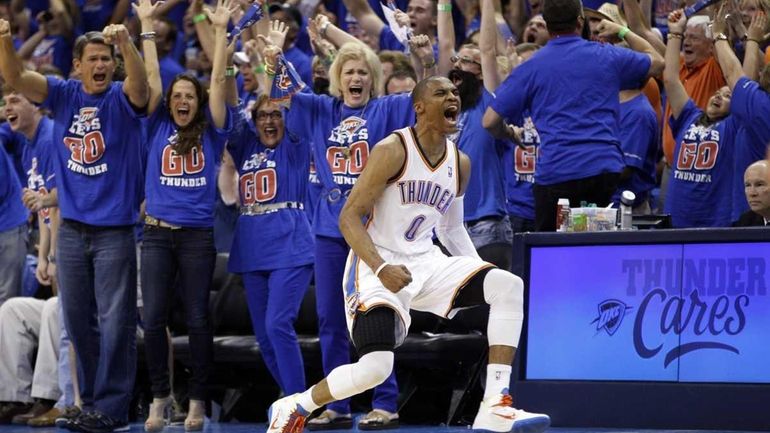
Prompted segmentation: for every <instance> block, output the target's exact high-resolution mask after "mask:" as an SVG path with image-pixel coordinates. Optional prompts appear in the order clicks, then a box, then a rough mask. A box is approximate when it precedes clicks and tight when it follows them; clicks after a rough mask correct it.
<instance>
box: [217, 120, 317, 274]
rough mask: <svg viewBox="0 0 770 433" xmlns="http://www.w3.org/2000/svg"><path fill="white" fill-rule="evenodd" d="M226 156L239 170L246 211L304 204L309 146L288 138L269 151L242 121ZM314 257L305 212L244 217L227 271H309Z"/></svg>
mask: <svg viewBox="0 0 770 433" xmlns="http://www.w3.org/2000/svg"><path fill="white" fill-rule="evenodd" d="M227 150H228V151H229V152H230V155H232V157H233V161H234V162H235V166H236V167H237V168H238V175H239V182H238V184H239V192H240V194H239V195H240V200H241V205H245V206H248V205H251V204H257V203H258V204H269V203H281V202H296V203H304V202H305V195H306V191H307V175H308V170H309V168H310V146H309V141H308V140H306V139H299V138H298V137H297V136H295V135H290V134H288V133H285V134H284V138H283V140H281V142H280V143H278V146H276V147H275V148H274V149H270V148H268V147H266V146H264V145H263V144H262V143H260V141H259V138H258V136H257V133H256V131H255V130H254V129H253V128H252V127H251V125H249V124H247V123H246V122H244V121H243V120H241V125H239V126H238V127H237V128H236V129H235V131H234V133H233V134H231V135H230V140H229V141H228V144H227ZM255 246H257V247H256V248H255ZM313 251H314V247H313V235H312V234H311V228H310V222H309V221H308V218H307V215H306V214H305V211H304V210H301V209H281V210H278V211H276V212H272V213H266V214H262V215H241V216H240V217H239V218H238V222H237V224H236V228H235V237H234V238H233V246H232V248H231V249H230V261H229V263H228V270H229V271H230V272H234V273H244V272H253V271H266V270H272V269H282V268H292V267H296V266H304V265H308V264H311V263H313V260H314V256H313Z"/></svg>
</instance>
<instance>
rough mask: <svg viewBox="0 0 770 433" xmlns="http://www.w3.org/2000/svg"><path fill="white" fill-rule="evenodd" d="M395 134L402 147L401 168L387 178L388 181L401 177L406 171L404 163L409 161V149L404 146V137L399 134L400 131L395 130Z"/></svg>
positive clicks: (391, 181)
mask: <svg viewBox="0 0 770 433" xmlns="http://www.w3.org/2000/svg"><path fill="white" fill-rule="evenodd" d="M395 134H396V136H397V137H398V141H399V142H400V143H401V146H402V147H403V148H404V161H403V162H402V163H401V168H400V169H399V170H398V173H396V174H395V175H394V176H392V177H391V178H390V179H388V183H393V182H395V181H397V180H399V179H401V177H402V176H404V173H406V165H407V163H409V149H407V147H406V139H405V138H404V136H403V135H401V131H395Z"/></svg>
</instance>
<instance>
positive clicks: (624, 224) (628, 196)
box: [620, 190, 636, 230]
mask: <svg viewBox="0 0 770 433" xmlns="http://www.w3.org/2000/svg"><path fill="white" fill-rule="evenodd" d="M634 200H636V194H634V193H633V192H631V191H629V190H625V191H623V193H622V194H621V195H620V229H621V230H631V229H632V228H633V226H632V219H633V209H634Z"/></svg>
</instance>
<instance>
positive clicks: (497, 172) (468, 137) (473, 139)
mask: <svg viewBox="0 0 770 433" xmlns="http://www.w3.org/2000/svg"><path fill="white" fill-rule="evenodd" d="M493 100H494V97H493V96H492V95H491V94H490V93H489V92H487V91H486V90H485V89H482V95H481V98H480V99H479V101H478V103H477V104H476V105H475V106H474V107H471V108H469V109H467V110H465V111H463V112H462V113H460V117H459V119H458V122H457V133H455V134H453V135H451V136H450V137H449V139H450V140H452V141H453V142H455V143H457V147H458V148H459V149H460V151H462V152H463V153H465V154H466V155H468V157H469V158H470V160H471V178H470V179H469V181H468V186H467V188H466V190H465V196H464V197H465V198H464V200H463V204H464V209H465V213H464V219H465V221H475V220H478V219H481V218H484V217H489V216H504V215H505V174H504V172H503V161H504V159H503V154H504V152H505V149H506V147H508V144H507V143H506V142H504V141H502V140H497V139H495V137H493V136H492V135H491V134H490V133H489V132H487V130H486V129H484V127H483V126H481V118H482V117H484V112H485V111H486V110H487V106H489V103H490V102H492V101H493Z"/></svg>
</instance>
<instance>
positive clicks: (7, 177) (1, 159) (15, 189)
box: [0, 149, 29, 232]
mask: <svg viewBox="0 0 770 433" xmlns="http://www.w3.org/2000/svg"><path fill="white" fill-rule="evenodd" d="M15 173H16V169H15V168H14V167H13V163H12V162H11V158H10V157H9V156H8V154H7V153H6V152H5V150H3V149H0V232H4V231H7V230H10V229H13V228H16V227H18V226H20V225H22V224H24V223H26V222H27V216H28V215H29V213H28V212H27V208H25V207H24V203H22V201H21V182H19V178H18V176H16V175H15Z"/></svg>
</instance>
